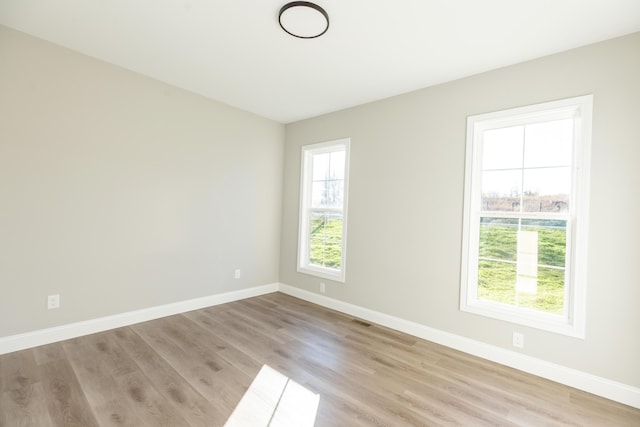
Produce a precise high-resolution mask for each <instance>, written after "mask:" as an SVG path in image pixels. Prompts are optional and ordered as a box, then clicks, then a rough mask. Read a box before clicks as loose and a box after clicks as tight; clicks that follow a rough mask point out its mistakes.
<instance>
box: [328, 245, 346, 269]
mask: <svg viewBox="0 0 640 427" xmlns="http://www.w3.org/2000/svg"><path fill="white" fill-rule="evenodd" d="M341 262H342V243H341V242H335V241H332V240H328V241H326V243H325V251H324V266H325V267H330V268H336V269H337V268H340V264H341Z"/></svg>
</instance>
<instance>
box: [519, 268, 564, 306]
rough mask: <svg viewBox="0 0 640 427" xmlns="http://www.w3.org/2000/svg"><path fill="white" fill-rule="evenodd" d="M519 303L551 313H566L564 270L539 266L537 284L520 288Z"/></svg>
mask: <svg viewBox="0 0 640 427" xmlns="http://www.w3.org/2000/svg"><path fill="white" fill-rule="evenodd" d="M518 305H519V306H520V307H526V308H530V309H533V310H538V311H543V312H545V313H551V314H563V313H564V270H558V269H552V268H545V267H538V271H537V286H536V288H535V289H534V290H533V292H531V291H530V290H527V289H520V288H519V289H518Z"/></svg>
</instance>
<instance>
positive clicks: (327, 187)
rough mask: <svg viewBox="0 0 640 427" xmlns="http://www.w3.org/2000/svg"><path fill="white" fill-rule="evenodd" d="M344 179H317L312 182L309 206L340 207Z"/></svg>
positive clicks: (341, 204)
mask: <svg viewBox="0 0 640 427" xmlns="http://www.w3.org/2000/svg"><path fill="white" fill-rule="evenodd" d="M343 189H344V181H342V180H330V181H318V182H314V183H313V184H312V189H311V207H313V208H342V206H343V199H344V193H343Z"/></svg>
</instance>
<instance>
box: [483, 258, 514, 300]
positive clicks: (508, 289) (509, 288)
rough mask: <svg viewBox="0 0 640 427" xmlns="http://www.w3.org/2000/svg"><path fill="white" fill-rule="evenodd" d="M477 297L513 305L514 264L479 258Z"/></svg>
mask: <svg viewBox="0 0 640 427" xmlns="http://www.w3.org/2000/svg"><path fill="white" fill-rule="evenodd" d="M478 299H481V300H486V301H493V302H499V303H503V304H509V305H515V303H516V265H515V264H512V263H505V262H498V261H484V260H481V261H480V262H479V263H478Z"/></svg>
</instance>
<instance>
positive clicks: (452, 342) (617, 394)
mask: <svg viewBox="0 0 640 427" xmlns="http://www.w3.org/2000/svg"><path fill="white" fill-rule="evenodd" d="M279 291H280V292H282V293H284V294H287V295H291V296H294V297H296V298H300V299H303V300H305V301H309V302H312V303H314V304H318V305H321V306H323V307H327V308H330V309H332V310H336V311H340V312H342V313H345V314H349V315H350V316H355V317H359V318H361V319H364V320H367V321H369V322H373V323H377V324H379V325H383V326H386V327H388V328H391V329H395V330H398V331H400V332H405V333H407V334H410V335H413V336H416V337H419V338H422V339H425V340H428V341H432V342H435V343H437V344H441V345H444V346H447V347H450V348H453V349H456V350H460V351H463V352H465V353H468V354H472V355H474V356H478V357H481V358H483V359H487V360H490V361H492V362H496V363H500V364H502V365H505V366H509V367H511V368H515V369H518V370H520V371H524V372H528V373H530V374H533V375H536V376H539V377H542V378H546V379H549V380H551V381H555V382H558V383H560V384H564V385H568V386H570V387H574V388H577V389H579V390H583V391H586V392H589V393H593V394H595V395H598V396H601V397H605V398H607V399H611V400H615V401H616V402H620V403H623V404H625V405H629V406H633V407H635V408H639V409H640V388H638V387H634V386H630V385H627V384H623V383H620V382H616V381H612V380H609V379H606V378H602V377H598V376H596V375H592V374H589V373H586V372H582V371H578V370H576V369H571V368H567V367H565V366H562V365H558V364H555V363H551V362H547V361H545V360H541V359H537V358H535V357H531V356H527V355H524V354H520V353H516V352H514V351H511V350H507V349H504V348H501V347H496V346H494V345H490V344H486V343H483V342H480V341H476V340H472V339H470V338H465V337H462V336H460V335H455V334H451V333H449V332H444V331H441V330H439V329H434V328H430V327H428V326H425V325H421V324H419V323H415V322H411V321H409V320H405V319H401V318H399V317H395V316H390V315H388V314H384V313H380V312H378V311H374V310H370V309H368V308H364V307H360V306H357V305H354V304H350V303H347V302H343V301H339V300H336V299H333V298H329V297H326V296H324V295H320V294H316V293H313V292H309V291H306V290H303V289H300V288H296V287H294V286H290V285H286V284H283V283H281V284H280V286H279Z"/></svg>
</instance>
